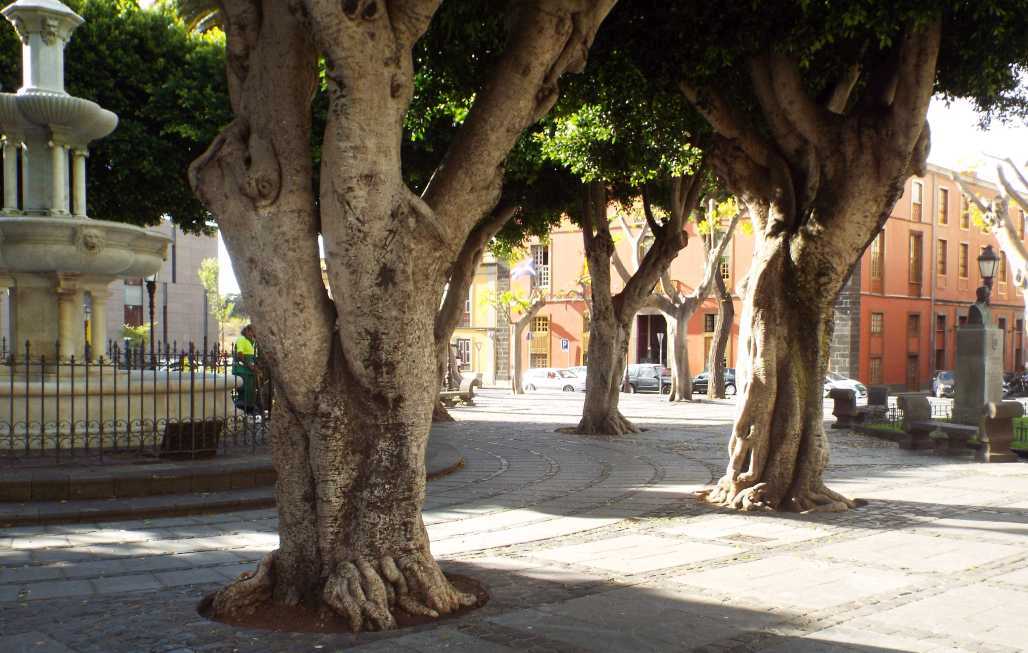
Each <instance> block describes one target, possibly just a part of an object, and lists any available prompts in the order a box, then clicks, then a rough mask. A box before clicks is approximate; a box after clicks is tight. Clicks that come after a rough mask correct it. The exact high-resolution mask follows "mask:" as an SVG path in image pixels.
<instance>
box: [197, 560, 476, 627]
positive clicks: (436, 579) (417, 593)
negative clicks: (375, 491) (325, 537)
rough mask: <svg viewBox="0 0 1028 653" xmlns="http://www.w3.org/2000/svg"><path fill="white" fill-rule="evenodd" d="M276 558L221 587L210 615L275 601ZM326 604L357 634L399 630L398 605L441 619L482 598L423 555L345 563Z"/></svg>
mask: <svg viewBox="0 0 1028 653" xmlns="http://www.w3.org/2000/svg"><path fill="white" fill-rule="evenodd" d="M274 556H275V553H274V552H272V553H270V554H268V555H267V556H266V557H265V558H264V559H263V560H261V562H260V564H259V565H258V566H257V570H256V571H255V572H254V573H252V574H243V575H242V576H241V577H240V578H239V579H238V580H237V581H235V582H234V583H232V584H231V585H229V586H227V587H225V588H222V589H221V590H220V591H218V593H217V594H215V595H214V598H213V600H212V602H211V616H214V617H222V618H224V617H227V616H232V615H239V614H252V613H253V612H254V611H255V610H256V609H257V608H258V607H259V606H260V605H262V604H267V603H269V602H270V601H271V598H272V590H273V588H274V581H275V579H274ZM321 599H322V602H323V604H324V605H325V606H326V607H328V608H329V609H331V610H332V611H334V612H336V613H337V614H339V615H340V616H342V617H343V618H345V619H346V620H347V621H348V622H349V625H350V629H351V630H352V631H353V632H360V631H362V630H390V629H392V628H396V617H395V611H396V610H397V609H399V610H402V611H403V612H405V613H407V614H409V615H412V616H422V617H431V618H437V617H439V616H441V615H444V614H450V613H451V612H455V611H457V610H460V609H461V608H467V607H472V606H474V605H475V604H476V603H477V602H478V598H477V597H476V596H474V595H473V594H465V593H464V592H461V591H459V590H457V589H456V588H455V587H454V586H453V585H451V584H450V582H449V581H448V580H447V579H446V577H445V576H444V575H443V573H442V571H440V569H439V566H438V565H437V564H436V562H435V560H433V559H432V558H431V557H429V556H427V555H423V554H421V553H410V554H406V555H403V556H400V557H398V558H396V559H394V558H393V557H392V556H383V557H382V558H380V559H378V560H372V561H368V560H363V559H358V560H355V561H352V562H350V561H347V562H341V563H339V565H338V566H337V567H336V569H335V570H334V571H333V572H332V573H331V574H330V575H329V578H328V580H327V581H325V585H324V588H323V590H322V593H321Z"/></svg>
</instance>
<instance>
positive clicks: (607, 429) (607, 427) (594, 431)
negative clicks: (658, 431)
mask: <svg viewBox="0 0 1028 653" xmlns="http://www.w3.org/2000/svg"><path fill="white" fill-rule="evenodd" d="M640 432H641V431H640V430H639V427H637V426H636V425H635V424H632V423H631V422H630V421H628V419H627V418H626V417H625V416H624V415H622V414H621V413H620V412H619V411H614V413H612V414H608V415H605V416H603V417H602V418H598V419H593V418H591V417H589V416H583V417H582V419H581V421H579V422H578V428H576V429H575V433H577V434H579V435H626V434H628V433H640Z"/></svg>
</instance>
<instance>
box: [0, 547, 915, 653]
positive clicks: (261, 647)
mask: <svg viewBox="0 0 1028 653" xmlns="http://www.w3.org/2000/svg"><path fill="white" fill-rule="evenodd" d="M514 564H515V565H516V564H517V563H516V561H515V563H514ZM444 569H445V570H446V571H447V572H448V573H459V574H464V575H468V576H471V577H473V578H475V579H476V580H477V581H479V582H480V583H482V584H483V585H484V586H485V587H486V588H487V590H488V591H489V592H490V594H491V596H492V600H491V601H490V602H489V603H488V604H487V605H486V606H485V607H483V608H482V609H480V610H478V611H475V612H474V613H469V614H468V615H465V616H464V617H460V618H457V619H453V620H448V621H443V622H438V623H433V624H429V625H424V626H419V627H415V628H408V629H404V630H399V631H393V632H388V633H366V634H362V635H359V636H355V635H351V634H349V633H325V634H312V633H282V632H268V631H256V630H248V629H243V628H238V627H233V626H229V625H225V624H218V623H213V622H209V621H206V620H203V619H200V618H198V617H197V616H196V613H195V607H196V604H197V601H198V600H199V599H200V597H201V596H203V594H204V593H206V592H208V591H210V590H211V589H213V587H214V585H210V584H207V585H197V586H189V587H183V588H178V589H175V590H164V591H161V592H136V593H130V594H116V595H110V596H104V597H91V598H88V599H52V600H49V601H45V602H41V601H40V602H28V603H25V604H21V605H17V604H14V605H5V609H4V610H3V611H0V643H2V642H3V641H4V640H3V638H4V637H5V636H12V635H18V634H23V633H43V634H45V635H46V636H47V637H49V638H51V639H53V640H55V641H56V642H59V643H61V644H62V645H64V646H66V647H68V648H69V649H70V650H72V651H77V652H81V653H85V652H87V651H104V652H109V653H121V652H123V651H149V650H162V651H163V650H173V649H177V648H182V649H189V650H218V651H221V650H224V651H229V650H236V651H269V652H270V651H283V652H284V651H299V650H317V649H320V648H324V649H326V650H336V649H341V648H356V650H365V651H400V650H403V651H407V650H415V651H437V650H441V649H445V650H453V651H482V650H496V651H503V650H507V649H504V648H495V647H496V646H500V647H503V646H507V647H510V648H511V649H513V650H535V649H539V650H543V649H545V650H580V651H631V652H636V651H668V650H676V651H692V650H722V648H723V647H725V646H730V647H732V650H740V651H754V652H756V651H761V652H774V653H785V652H789V651H818V652H842V651H848V652H853V651H863V652H865V653H889V652H890V651H899V650H902V649H891V648H881V647H876V646H869V645H863V644H860V643H847V642H846V641H845V640H842V639H841V640H839V641H832V640H830V639H826V638H825V637H824V636H823V634H819V633H818V632H817V631H818V630H820V628H821V627H820V626H817V625H816V624H815V625H811V624H809V623H807V624H806V625H799V622H798V621H797V619H798V615H796V614H794V613H792V612H790V611H789V610H785V609H768V610H760V609H750V608H745V607H739V606H737V605H728V604H722V603H720V602H719V601H718V600H716V599H711V598H706V597H704V596H703V595H701V594H698V593H695V592H690V591H689V590H687V589H685V588H680V587H677V586H673V585H666V586H655V585H636V586H619V585H618V584H617V583H611V582H610V581H609V580H608V579H607V578H604V577H602V576H600V577H597V576H589V575H585V574H581V573H576V572H574V571H564V573H560V570H559V569H558V570H552V569H547V568H543V567H532V566H531V565H525V566H524V568H510V565H507V564H504V562H498V563H493V562H490V561H487V560H483V561H476V560H469V561H460V562H447V563H444ZM790 624H795V625H796V629H795V632H796V634H795V635H782V634H781V633H782V632H783V628H785V631H786V632H788V631H789V626H790ZM770 628H774V629H775V631H776V632H775V633H770V632H765V631H766V630H767V629H770ZM811 631H813V632H811ZM490 646H492V647H494V648H489V647H490Z"/></svg>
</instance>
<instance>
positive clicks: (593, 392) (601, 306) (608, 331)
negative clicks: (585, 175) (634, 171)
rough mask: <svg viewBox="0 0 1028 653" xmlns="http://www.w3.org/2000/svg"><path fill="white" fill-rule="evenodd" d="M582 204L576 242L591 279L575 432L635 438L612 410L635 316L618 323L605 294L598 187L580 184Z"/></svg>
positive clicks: (608, 252)
mask: <svg viewBox="0 0 1028 653" xmlns="http://www.w3.org/2000/svg"><path fill="white" fill-rule="evenodd" d="M584 200H585V201H584V206H583V216H584V217H583V225H582V239H583V243H584V245H585V258H586V264H587V265H588V266H589V276H590V279H591V284H590V295H591V302H592V316H591V317H592V320H591V322H590V323H589V365H588V366H587V368H586V384H585V386H586V389H585V402H584V404H583V406H582V419H581V420H580V421H579V423H578V429H577V432H578V433H581V434H583V435H622V434H625V433H638V431H639V430H638V429H637V428H636V427H635V426H634V425H633V424H632V423H631V422H630V421H628V419H626V418H625V416H624V415H622V414H621V411H620V410H619V409H618V402H619V400H620V398H621V385H622V383H623V379H624V375H625V359H626V357H627V355H628V333H629V328H630V326H629V325H630V322H629V320H630V319H631V316H634V315H635V311H634V310H633V311H632V312H631V315H630V316H629V318H628V319H624V313H627V311H624V310H623V307H621V306H618V304H619V303H621V302H620V300H621V298H620V297H619V298H617V299H615V298H614V297H613V296H612V294H611V292H610V265H611V256H613V254H614V239H613V238H612V237H611V235H610V229H609V228H608V226H607V216H606V213H607V193H606V190H605V189H604V187H603V185H602V184H599V183H596V182H593V183H590V184H586V187H585V189H584ZM594 229H595V233H594Z"/></svg>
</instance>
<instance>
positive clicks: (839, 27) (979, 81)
mask: <svg viewBox="0 0 1028 653" xmlns="http://www.w3.org/2000/svg"><path fill="white" fill-rule="evenodd" d="M940 14H941V16H942V21H943V27H942V39H943V40H942V44H941V48H940V55H939V61H938V70H937V74H936V83H935V91H936V93H938V94H941V95H942V96H944V97H947V98H956V97H966V98H969V99H971V100H972V102H973V103H974V104H975V105H976V108H977V109H978V110H979V111H980V112H982V114H983V121H986V122H987V121H988V119H989V118H990V117H992V116H1000V117H1013V116H1024V115H1026V111H1028V90H1026V88H1025V86H1024V85H1023V84H1019V80H1018V77H1019V75H1021V76H1023V74H1024V71H1025V67H1026V65H1028V2H1026V1H1025V0H996V1H993V2H967V1H966V0H897V1H895V2H880V1H879V0H838V1H831V2H829V1H828V0H782V1H781V2H762V3H753V2H746V3H712V2H703V1H701V0H680V1H679V2H658V1H657V0H636V1H635V2H621V3H618V4H617V5H616V6H615V8H614V10H613V11H612V12H611V15H610V16H609V17H608V19H607V21H606V22H605V23H604V27H603V32H606V33H608V34H611V35H614V36H612V38H616V39H617V40H618V42H619V43H620V45H621V47H623V48H624V50H625V51H626V52H628V53H630V55H631V58H632V61H633V64H634V65H636V66H638V67H639V69H640V70H642V71H643V72H644V74H645V76H646V77H647V79H649V80H651V83H652V84H654V85H657V86H660V87H663V88H665V89H668V90H674V89H675V88H676V85H677V84H678V83H679V82H680V81H682V80H687V81H689V82H690V83H692V84H693V85H694V86H698V87H701V86H711V87H714V88H716V89H717V90H718V91H720V92H721V93H722V94H723V95H724V96H725V97H726V99H727V100H728V101H729V102H731V103H732V104H733V105H734V107H735V108H736V110H737V111H738V112H739V113H740V114H741V115H745V116H747V117H749V118H750V119H751V120H752V121H753V123H754V124H755V126H756V127H757V128H758V129H760V128H763V127H764V122H763V118H762V116H761V115H760V112H759V110H758V109H757V106H756V102H755V100H754V98H753V94H752V92H751V87H750V79H749V69H748V61H749V59H750V57H751V56H752V55H754V54H756V53H758V52H761V51H764V50H766V49H773V50H776V51H780V52H784V53H786V54H789V55H790V56H792V57H793V58H794V59H796V60H797V61H798V62H799V63H800V66H801V70H802V73H803V76H804V82H805V83H806V85H807V87H808V90H809V91H810V93H811V94H812V95H813V96H814V97H826V94H827V93H828V92H830V90H831V88H832V87H833V86H834V84H835V83H836V81H837V80H838V79H839V78H840V77H841V76H842V73H843V72H844V71H845V70H847V69H848V68H849V67H850V66H851V65H853V64H858V65H859V66H860V68H861V70H862V71H863V73H864V78H865V79H866V78H867V77H868V76H871V75H872V74H873V73H874V72H875V71H877V70H879V69H882V67H883V64H885V63H887V62H888V61H889V60H890V59H891V58H893V57H894V56H895V51H896V47H897V46H898V44H899V39H900V37H901V35H902V33H903V30H904V29H905V28H906V27H907V26H908V25H916V24H919V23H924V22H925V21H927V20H928V19H929V18H931V17H933V16H936V15H940ZM868 90H869V86H868V84H867V83H866V82H862V83H860V84H858V86H857V88H856V89H855V90H854V93H853V94H852V96H851V99H850V103H851V106H853V105H855V104H857V103H859V102H861V101H862V97H863V95H864V94H865V92H866V91H868Z"/></svg>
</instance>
